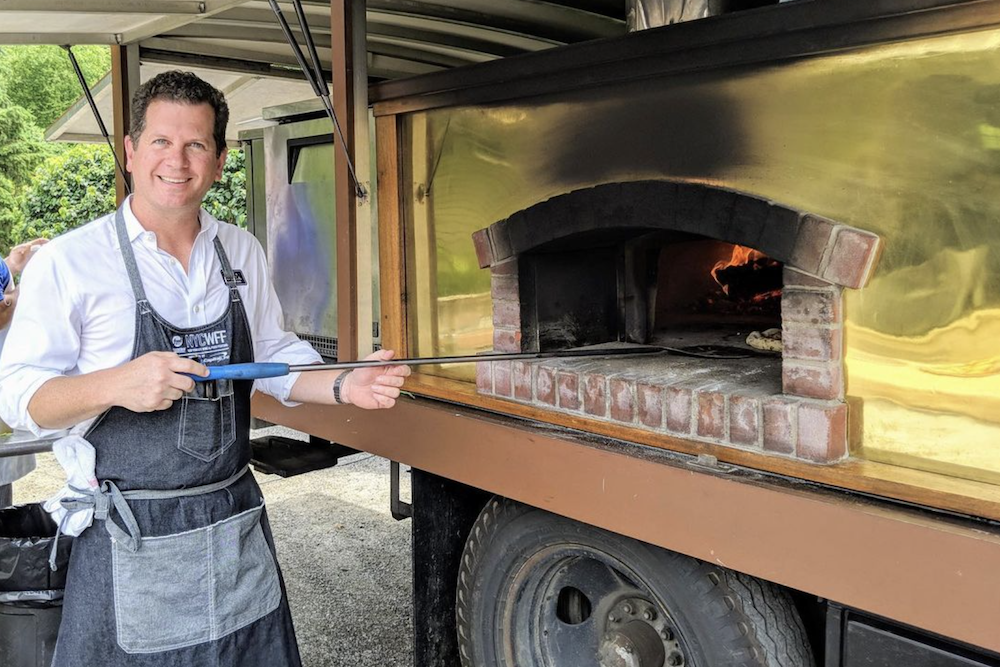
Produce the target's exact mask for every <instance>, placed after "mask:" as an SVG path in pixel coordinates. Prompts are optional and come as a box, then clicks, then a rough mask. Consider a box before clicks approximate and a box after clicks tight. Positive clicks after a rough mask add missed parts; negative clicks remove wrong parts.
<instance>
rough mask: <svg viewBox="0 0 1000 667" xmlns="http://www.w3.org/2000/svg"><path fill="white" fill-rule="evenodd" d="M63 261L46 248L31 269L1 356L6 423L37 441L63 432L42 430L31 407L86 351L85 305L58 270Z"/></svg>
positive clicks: (0, 407) (0, 402)
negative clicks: (47, 385)
mask: <svg viewBox="0 0 1000 667" xmlns="http://www.w3.org/2000/svg"><path fill="white" fill-rule="evenodd" d="M58 256H59V252H58V249H57V248H53V247H49V248H41V249H40V250H39V251H38V253H37V255H36V256H35V257H34V259H33V260H32V261H31V263H30V264H28V266H27V267H25V270H24V274H23V275H22V279H21V284H20V295H19V298H18V303H17V310H16V311H15V312H14V320H13V322H12V323H11V326H10V329H9V332H8V334H7V338H6V341H5V342H4V346H3V350H2V352H0V418H2V419H3V421H4V422H6V423H7V424H8V425H9V426H11V427H13V428H15V429H24V430H28V431H31V432H32V433H34V434H35V435H37V436H42V435H50V434H55V433H59V432H61V431H60V430H58V429H44V428H41V427H40V426H38V424H36V423H35V421H34V420H33V419H32V418H31V415H30V414H29V413H28V404H29V403H30V402H31V399H32V398H33V397H34V395H35V392H36V391H38V388H39V387H41V386H42V385H43V384H45V383H46V382H48V381H49V380H51V379H52V378H56V377H60V376H63V375H67V374H74V369H75V368H76V359H77V357H78V355H79V351H80V332H79V317H78V312H79V311H78V306H79V304H78V302H77V298H76V295H75V294H74V291H73V290H72V288H71V287H70V286H69V285H67V284H65V283H63V282H62V281H61V280H60V277H59V273H58V272H57V271H56V267H57V266H58V265H59V259H58ZM76 372H78V371H76Z"/></svg>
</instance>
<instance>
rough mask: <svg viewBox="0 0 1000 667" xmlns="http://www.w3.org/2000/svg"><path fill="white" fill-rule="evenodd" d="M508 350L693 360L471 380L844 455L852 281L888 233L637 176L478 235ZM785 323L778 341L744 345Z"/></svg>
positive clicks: (684, 427)
mask: <svg viewBox="0 0 1000 667" xmlns="http://www.w3.org/2000/svg"><path fill="white" fill-rule="evenodd" d="M473 240H474V243H475V247H476V252H477V256H478V258H479V264H480V266H481V267H482V268H487V267H488V268H489V269H490V272H491V284H492V290H491V292H492V304H493V326H494V334H493V348H494V350H495V351H497V352H522V351H525V352H526V351H542V352H544V351H548V350H556V349H564V348H570V347H585V346H595V347H601V346H616V345H622V344H636V343H639V344H648V345H654V346H662V347H667V348H673V349H681V350H685V351H687V352H688V353H689V354H693V355H698V356H687V355H679V354H665V355H655V356H653V357H633V358H619V359H574V360H568V359H560V360H545V361H530V362H518V361H514V362H511V361H494V362H489V363H480V364H477V378H476V383H477V389H478V391H479V392H480V393H482V394H487V395H491V396H496V397H500V398H505V399H509V400H512V401H518V402H521V403H526V404H530V405H534V406H537V407H540V408H544V409H550V410H557V411H560V412H565V413H571V414H574V415H577V416H581V417H586V418H592V419H598V420H603V421H607V422H611V423H615V424H620V425H623V426H628V427H632V428H636V429H642V430H645V431H652V432H658V433H663V434H667V435H672V436H679V437H684V438H688V439H693V440H701V441H706V442H712V443H716V444H722V445H727V446H732V447H740V448H746V449H755V450H761V451H766V452H768V453H772V454H779V455H785V456H792V457H796V458H800V459H804V460H807V461H812V462H817V463H830V462H835V461H838V460H840V459H842V458H844V457H845V456H846V455H847V451H848V446H847V437H848V436H847V434H848V419H849V414H848V406H847V404H846V402H845V401H844V377H845V373H844V368H843V353H842V342H843V327H842V308H841V300H842V291H843V289H844V288H851V289H860V288H862V287H863V286H864V285H865V283H866V282H867V280H868V277H869V276H870V274H871V271H872V268H873V266H874V264H875V261H876V259H877V256H878V250H879V238H878V237H877V236H876V235H874V234H872V233H870V232H867V231H863V230H860V229H857V228H854V227H851V226H849V225H845V224H841V223H838V222H837V221H834V220H830V219H827V218H824V217H822V216H819V215H815V214H812V213H810V212H807V211H799V210H795V209H792V208H789V207H786V206H783V205H781V204H779V203H776V202H771V201H767V200H764V199H760V198H758V197H754V196H751V195H748V194H745V193H741V192H737V191H734V190H729V189H725V188H719V187H713V186H711V185H706V184H699V183H690V182H680V181H662V180H657V181H639V182H628V183H617V184H608V185H600V186H596V187H592V188H587V189H583V190H578V191H574V192H570V193H567V194H564V195H560V196H557V197H554V198H552V199H549V200H548V201H544V202H541V203H539V204H536V205H534V206H531V207H530V208H527V209H525V210H522V211H519V212H517V213H515V214H514V215H511V216H510V217H508V218H506V219H504V220H500V221H498V222H496V223H494V224H492V225H490V226H489V227H488V228H486V229H482V230H479V231H478V232H476V233H475V234H474V235H473ZM768 329H780V331H781V349H780V351H777V352H772V353H766V352H758V351H755V350H754V349H753V348H751V347H750V346H748V345H747V343H746V338H747V336H748V334H750V333H751V332H753V331H758V332H759V331H766V330H768Z"/></svg>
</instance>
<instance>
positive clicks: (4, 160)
mask: <svg viewBox="0 0 1000 667" xmlns="http://www.w3.org/2000/svg"><path fill="white" fill-rule="evenodd" d="M46 152H47V151H46V148H45V143H44V141H43V139H42V131H41V130H40V129H39V128H38V127H37V126H36V125H35V122H34V119H33V118H32V117H31V114H30V113H29V112H28V111H26V110H25V109H23V108H21V107H19V106H16V105H12V104H11V103H10V100H9V98H7V97H6V96H5V95H4V93H3V91H2V90H0V176H2V177H4V178H7V179H8V180H10V181H12V182H13V183H14V185H22V184H24V183H27V182H28V179H29V178H30V177H31V172H32V170H33V169H34V168H35V166H36V165H37V164H38V163H39V162H41V161H42V158H44V157H45V155H46Z"/></svg>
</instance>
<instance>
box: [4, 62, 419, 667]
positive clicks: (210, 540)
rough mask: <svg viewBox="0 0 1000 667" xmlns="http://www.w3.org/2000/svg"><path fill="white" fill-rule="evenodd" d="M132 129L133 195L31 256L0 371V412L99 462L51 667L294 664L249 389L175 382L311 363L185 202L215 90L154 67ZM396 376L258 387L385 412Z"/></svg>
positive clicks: (222, 111)
mask: <svg viewBox="0 0 1000 667" xmlns="http://www.w3.org/2000/svg"><path fill="white" fill-rule="evenodd" d="M132 118H133V123H134V125H133V128H132V132H131V136H130V137H129V138H128V139H126V156H127V166H128V169H129V171H130V172H131V173H132V176H133V180H134V194H133V195H132V196H131V197H130V198H129V199H128V200H126V202H125V203H124V204H123V205H122V207H121V208H120V209H119V211H118V212H117V213H116V214H113V215H109V216H107V217H104V218H100V219H98V220H96V221H94V222H92V223H90V224H88V225H86V226H84V227H82V228H80V229H78V230H75V231H73V232H70V233H68V234H66V235H64V236H63V237H60V238H58V239H55V240H53V241H52V242H51V243H49V244H48V245H47V246H46V247H45V248H44V249H42V250H41V251H40V252H39V253H37V254H38V256H37V257H36V258H35V260H34V261H33V262H32V265H31V266H30V267H29V268H28V271H27V272H26V273H25V276H24V279H23V281H22V285H21V288H22V295H23V298H24V299H25V300H26V301H25V303H24V304H23V305H22V307H21V309H20V310H19V312H18V313H17V316H16V320H15V324H16V326H15V328H14V329H13V331H12V335H11V337H10V339H9V340H8V342H7V346H8V347H7V350H6V352H5V354H4V357H3V360H2V363H0V416H3V417H4V418H5V419H9V420H10V421H12V422H13V425H15V426H21V427H25V428H28V429H31V430H32V431H34V432H36V433H39V434H41V433H44V432H46V431H48V430H50V429H60V428H67V427H74V429H75V430H76V431H82V432H83V433H84V436H85V437H86V439H87V440H88V441H89V442H91V443H92V444H93V446H94V448H95V450H96V453H97V464H96V477H97V479H98V480H99V482H100V484H101V486H100V491H99V492H98V493H94V494H93V505H94V507H95V519H96V520H95V523H94V525H93V526H91V527H90V528H89V529H87V530H85V531H84V532H83V533H82V534H81V535H80V536H79V537H77V538H76V540H75V542H74V545H73V553H72V556H71V560H70V564H69V570H68V579H67V584H66V594H65V601H64V606H63V622H62V625H61V627H60V631H59V639H58V643H57V646H56V655H55V658H54V662H53V664H54V665H56V666H58V667H64V666H65V667H68V666H69V665H74V666H76V665H171V666H186V665H191V666H196V665H197V666H202V665H247V666H253V665H261V666H265V665H266V666H268V667H277V666H281V665H293V666H297V665H299V664H300V661H299V653H298V647H297V645H296V642H295V636H294V632H293V628H292V623H291V617H290V615H289V612H288V605H287V601H286V599H285V593H284V583H283V582H282V580H281V576H280V573H279V571H278V569H277V565H276V560H275V556H274V545H273V541H272V538H271V531H270V528H269V525H268V521H267V515H266V513H265V512H264V508H263V499H262V497H261V492H260V489H259V487H258V486H257V484H256V482H255V481H254V479H253V476H252V475H250V474H248V473H247V464H248V462H249V458H250V446H249V436H248V432H249V419H250V414H249V402H250V393H251V383H250V382H246V381H222V380H220V381H216V382H197V383H196V382H194V381H193V380H192V378H191V377H190V376H203V375H205V374H206V373H207V369H206V367H205V365H203V364H209V365H215V364H228V363H244V362H250V361H255V360H256V361H283V362H286V363H293V364H295V363H310V362H315V361H319V356H318V355H317V354H316V353H315V352H314V351H313V350H312V349H311V348H310V347H309V346H307V345H306V344H304V343H302V342H301V341H299V340H298V339H297V338H296V337H295V336H294V335H292V334H289V333H286V332H284V331H282V329H281V326H280V323H281V312H280V308H279V306H278V303H277V300H276V297H275V294H274V291H273V289H272V288H271V286H270V283H269V281H268V279H267V271H266V266H265V261H264V256H263V252H262V250H261V248H260V245H259V244H258V243H257V242H256V240H255V239H254V238H253V237H252V236H251V235H249V234H247V233H246V232H244V231H241V230H239V229H237V228H236V227H234V226H232V225H226V224H220V223H218V222H217V221H216V220H214V219H213V218H212V217H211V216H209V215H208V214H207V213H205V211H202V210H201V209H200V205H201V201H202V198H203V197H204V196H205V193H206V192H207V191H208V189H209V187H210V186H211V185H212V183H213V182H214V181H216V180H218V179H219V178H221V176H222V167H223V164H224V163H225V159H226V150H225V127H226V122H227V120H228V109H227V106H226V103H225V100H224V98H223V96H222V94H221V93H220V92H219V91H217V90H216V89H215V88H213V87H211V86H210V85H208V84H207V83H205V82H204V81H202V80H200V79H198V78H197V77H195V76H194V75H193V74H190V73H183V72H166V73H164V74H160V75H158V76H156V77H155V78H153V79H151V80H150V81H148V82H147V83H145V84H144V85H143V86H141V87H140V88H139V90H138V91H137V92H136V95H135V99H134V100H133V103H132ZM29 297H31V298H30V299H29ZM391 356H392V353H391V352H388V351H383V352H381V353H377V354H375V355H372V357H373V358H380V359H389V358H391ZM408 373H409V370H408V369H407V368H405V367H401V366H393V367H390V368H383V369H365V371H364V372H361V371H354V372H353V373H350V374H344V373H336V372H313V373H304V374H302V375H301V376H298V377H296V376H292V375H290V376H286V377H284V378H271V379H268V380H259V381H257V384H256V389H258V390H261V391H264V392H267V393H269V394H271V395H273V396H275V397H277V398H278V399H280V400H282V401H284V402H286V403H290V402H315V403H329V404H333V403H341V402H343V403H353V404H355V405H357V406H359V407H362V408H388V407H391V406H392V405H393V403H394V399H395V398H396V397H397V396H398V395H399V387H400V386H401V385H402V382H403V378H404V376H405V375H407V374H408Z"/></svg>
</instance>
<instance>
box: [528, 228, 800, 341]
mask: <svg viewBox="0 0 1000 667" xmlns="http://www.w3.org/2000/svg"><path fill="white" fill-rule="evenodd" d="M618 235H619V236H620V235H621V231H620V230H619V231H618ZM782 270H783V266H782V264H781V263H780V262H778V261H775V260H773V259H771V258H769V257H767V256H766V255H765V254H763V253H762V252H759V251H757V250H754V249H752V248H748V247H745V246H741V245H736V244H732V243H726V242H724V241H717V240H715V239H709V238H705V237H698V236H695V235H692V234H678V233H670V234H664V233H657V234H647V235H638V236H633V237H630V238H626V239H625V240H621V239H615V238H612V237H610V236H609V235H608V234H605V235H603V236H602V235H594V234H591V235H587V237H586V238H574V239H572V240H563V241H560V242H559V243H558V244H556V245H549V246H545V247H542V248H540V249H537V250H536V251H534V252H531V253H526V254H525V255H523V256H522V261H521V264H520V284H521V299H522V300H521V325H522V336H523V337H522V343H523V345H524V348H525V349H527V350H532V351H540V352H546V351H550V350H560V349H565V348H569V347H582V346H588V345H599V344H607V343H616V342H620V343H639V344H649V345H657V346H665V347H672V348H681V349H687V348H691V349H692V350H694V351H706V352H709V353H711V352H712V351H720V350H721V351H729V352H730V353H732V352H733V350H745V351H748V352H749V351H752V350H759V349H760V348H763V347H770V348H771V349H772V350H774V349H777V346H776V345H775V344H770V345H768V344H761V345H757V347H753V346H751V345H748V344H747V337H748V336H749V335H750V334H751V333H753V332H757V334H755V335H757V336H760V335H763V336H765V337H770V338H771V339H772V340H775V341H776V340H780V335H779V333H778V332H780V329H781V289H782V275H783V274H782ZM754 344H756V343H754Z"/></svg>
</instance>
